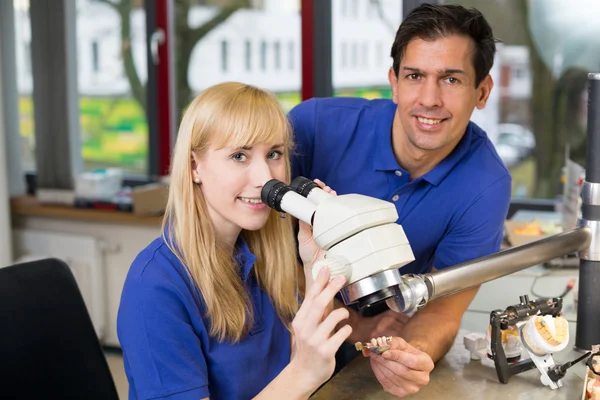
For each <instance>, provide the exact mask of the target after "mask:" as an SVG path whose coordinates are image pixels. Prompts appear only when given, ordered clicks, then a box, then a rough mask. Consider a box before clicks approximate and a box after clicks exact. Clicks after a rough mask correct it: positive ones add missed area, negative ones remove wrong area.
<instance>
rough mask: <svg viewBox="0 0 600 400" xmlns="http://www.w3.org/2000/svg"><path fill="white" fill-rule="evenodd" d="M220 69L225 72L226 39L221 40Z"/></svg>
mask: <svg viewBox="0 0 600 400" xmlns="http://www.w3.org/2000/svg"><path fill="white" fill-rule="evenodd" d="M221 71H222V72H227V40H222V41H221Z"/></svg>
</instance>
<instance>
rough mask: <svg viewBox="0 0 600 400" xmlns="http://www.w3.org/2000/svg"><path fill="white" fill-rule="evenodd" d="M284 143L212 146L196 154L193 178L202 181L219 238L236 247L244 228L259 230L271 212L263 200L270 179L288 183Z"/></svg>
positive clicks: (193, 164) (193, 160)
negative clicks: (220, 147) (265, 187)
mask: <svg viewBox="0 0 600 400" xmlns="http://www.w3.org/2000/svg"><path fill="white" fill-rule="evenodd" d="M284 150H285V149H284V145H283V143H275V144H256V145H254V146H247V147H241V148H228V147H225V148H222V149H216V148H215V147H213V146H211V147H209V148H208V149H207V150H206V151H205V152H204V154H202V155H201V156H200V157H197V156H196V155H193V159H192V175H193V176H192V178H193V179H194V181H195V180H196V179H199V180H200V183H199V185H200V188H201V190H202V193H203V194H204V198H205V199H206V203H207V206H208V211H209V215H210V217H211V220H212V222H213V224H214V226H215V229H216V231H217V235H218V236H219V237H220V238H221V239H222V240H225V241H226V242H227V243H230V244H234V243H235V241H236V240H237V237H238V235H239V233H240V231H241V230H242V229H246V230H250V231H253V230H258V229H260V228H262V227H263V226H264V225H265V224H266V222H267V219H268V218H269V214H270V212H271V209H270V208H269V207H268V206H267V205H266V204H264V203H263V202H262V201H261V199H260V193H261V190H262V188H263V186H264V184H265V183H267V182H268V181H269V180H270V179H278V180H281V181H285V179H286V169H287V163H286V159H285V152H284Z"/></svg>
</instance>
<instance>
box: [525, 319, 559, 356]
mask: <svg viewBox="0 0 600 400" xmlns="http://www.w3.org/2000/svg"><path fill="white" fill-rule="evenodd" d="M521 334H522V337H523V342H524V344H525V346H526V347H527V348H528V349H529V350H530V351H531V352H533V353H534V354H536V355H538V356H543V355H546V354H551V353H556V352H558V351H561V350H563V349H564V348H565V347H566V346H567V344H568V342H569V323H568V322H567V320H566V319H565V318H564V317H560V316H559V317H556V318H555V317H552V316H551V315H545V316H543V317H542V316H535V317H531V318H530V319H529V320H528V321H527V323H526V324H525V326H523V327H522V333H521Z"/></svg>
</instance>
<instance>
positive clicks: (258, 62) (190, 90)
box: [173, 0, 301, 121]
mask: <svg viewBox="0 0 600 400" xmlns="http://www.w3.org/2000/svg"><path fill="white" fill-rule="evenodd" d="M174 6H175V13H174V14H175V15H176V16H177V15H180V16H181V15H187V16H188V19H187V20H183V19H175V21H174V23H175V26H174V29H175V32H176V33H177V34H175V35H174V37H173V40H174V41H175V48H177V50H178V51H177V52H176V53H177V54H175V60H174V61H175V63H174V64H175V65H176V68H177V73H178V74H179V75H182V74H187V76H188V80H187V82H185V81H184V80H178V81H176V82H177V83H176V85H177V86H176V87H174V91H175V92H176V93H185V95H179V96H178V100H177V105H176V108H177V109H178V110H184V109H185V108H186V106H187V104H188V103H189V101H191V100H192V98H193V97H194V96H195V95H197V94H198V93H200V92H202V91H203V90H204V89H206V88H207V87H209V86H213V85H215V84H218V83H221V82H222V81H223V80H225V79H224V77H223V75H222V74H221V73H220V59H219V54H215V50H217V51H218V50H219V46H220V45H219V42H220V41H221V40H222V39H223V38H224V37H226V38H227V41H228V46H227V47H228V57H227V73H228V77H230V78H228V79H236V80H240V81H242V82H244V83H248V84H251V85H256V86H257V87H260V88H263V89H267V90H269V91H271V92H272V93H274V94H275V95H276V96H277V97H278V98H279V100H280V102H281V104H282V105H283V107H284V108H285V109H286V111H289V110H290V109H291V108H292V107H293V106H295V105H296V104H298V103H299V102H300V83H301V68H300V59H299V58H298V57H299V55H300V51H299V50H300V45H299V43H300V37H301V35H300V32H301V30H300V27H301V15H300V2H299V1H297V0H275V1H272V0H271V1H260V2H255V1H248V2H246V1H239V0H219V1H206V2H205V4H198V2H197V1H175V2H174ZM211 16H212V17H211ZM213 17H214V19H213ZM216 20H218V21H219V23H218V24H216V25H214V24H213V23H214V21H216ZM201 30H202V32H203V35H201V36H198V37H199V39H198V41H197V42H196V43H187V42H186V43H182V42H179V43H178V42H177V41H178V40H180V39H181V38H184V37H190V36H189V34H190V33H191V32H194V33H196V32H198V31H201ZM186 35H188V36H186ZM238 43H239V44H238ZM182 46H183V49H182ZM186 60H189V62H186ZM192 71H193V73H191V72H192ZM266 72H268V73H266ZM176 120H177V121H179V120H180V119H179V118H177V119H176Z"/></svg>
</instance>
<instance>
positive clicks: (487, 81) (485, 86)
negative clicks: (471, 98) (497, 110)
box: [475, 74, 494, 110]
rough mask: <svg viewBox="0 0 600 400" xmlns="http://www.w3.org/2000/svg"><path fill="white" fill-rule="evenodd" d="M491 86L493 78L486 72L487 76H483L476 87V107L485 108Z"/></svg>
mask: <svg viewBox="0 0 600 400" xmlns="http://www.w3.org/2000/svg"><path fill="white" fill-rule="evenodd" d="M493 88H494V80H493V79H492V76H491V75H489V74H488V76H486V77H485V78H483V80H482V81H481V83H479V87H478V88H477V93H478V98H477V103H476V104H475V107H477V109H479V110H483V108H485V105H486V104H487V101H488V99H489V98H490V93H492V89H493Z"/></svg>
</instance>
